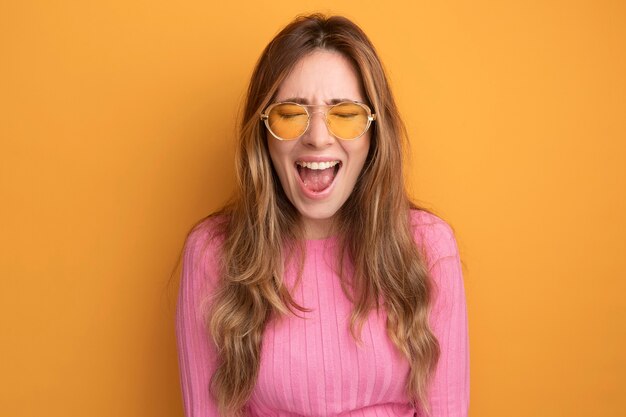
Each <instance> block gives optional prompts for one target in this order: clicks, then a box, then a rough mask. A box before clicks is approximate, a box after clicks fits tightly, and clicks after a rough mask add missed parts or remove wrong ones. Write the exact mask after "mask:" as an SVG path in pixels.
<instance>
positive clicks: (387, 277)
mask: <svg viewBox="0 0 626 417" xmlns="http://www.w3.org/2000/svg"><path fill="white" fill-rule="evenodd" d="M320 49H322V50H330V51H335V52H338V53H341V54H343V55H344V56H345V57H347V58H348V59H349V60H350V61H351V62H352V63H353V64H354V66H355V68H356V69H357V72H358V74H359V75H360V77H361V81H362V84H363V88H364V91H365V95H366V101H367V104H368V105H369V106H370V107H371V108H373V109H374V111H375V113H376V114H377V120H376V123H375V124H374V125H373V127H372V129H373V131H372V136H371V144H370V149H369V153H368V156H367V159H366V162H365V166H364V168H363V171H362V173H361V175H360V177H359V179H358V181H357V184H356V186H355V188H354V190H353V192H352V194H351V195H350V197H349V198H348V200H347V201H346V203H345V204H344V205H343V206H342V207H341V209H340V210H339V212H338V213H337V215H336V222H335V224H334V232H335V233H336V234H337V236H339V243H340V245H339V247H340V248H342V250H341V256H340V258H341V261H340V265H343V261H344V260H345V259H346V257H347V259H349V260H350V261H351V262H352V264H353V265H354V273H353V274H352V275H351V276H349V277H347V276H344V274H343V273H341V274H340V275H341V279H342V287H343V290H344V292H345V293H346V295H347V296H348V297H349V298H350V299H351V300H352V302H353V304H354V308H353V311H352V316H351V331H352V335H353V337H354V338H355V339H357V340H358V339H359V337H360V331H361V328H362V325H363V323H364V321H365V320H366V319H367V316H368V314H369V313H370V312H371V311H372V310H373V309H378V308H381V307H382V308H384V310H385V311H386V313H387V334H388V336H389V338H390V339H391V340H392V341H393V343H394V344H395V346H396V347H397V348H398V349H399V351H400V352H401V353H402V354H403V355H404V356H405V357H406V359H407V360H408V362H409V364H410V369H411V371H410V374H409V376H408V379H407V383H406V390H407V395H408V396H409V398H411V400H412V401H414V402H415V403H416V404H420V405H421V406H422V407H423V408H424V409H428V403H427V385H428V381H429V379H430V376H431V375H432V373H433V371H434V368H435V366H436V363H437V360H438V357H439V345H438V342H437V340H436V338H435V336H434V335H433V333H432V332H431V330H430V328H429V325H428V308H429V304H430V299H431V281H430V279H429V277H428V273H427V269H426V267H425V262H424V257H423V255H422V253H421V251H420V249H419V248H418V247H417V246H416V244H415V242H414V239H413V234H412V229H411V221H410V213H409V212H410V209H411V208H417V207H416V206H415V205H413V204H412V203H411V202H410V200H409V198H408V195H407V192H406V189H405V186H404V182H403V181H402V165H403V146H404V144H405V142H406V129H405V127H404V125H403V123H402V121H401V119H400V116H399V113H398V109H397V107H396V104H395V101H394V99H393V96H392V93H391V89H390V87H389V83H388V81H387V78H386V76H385V72H384V69H383V66H382V64H381V62H380V59H379V58H378V55H377V53H376V51H375V49H374V46H373V45H372V43H371V42H370V40H369V39H368V38H367V36H366V35H365V33H363V31H362V30H361V29H360V28H359V27H358V26H357V25H355V24H354V23H353V22H351V21H350V20H348V19H346V18H344V17H339V16H332V17H326V16H323V15H319V14H314V15H310V16H303V17H298V18H296V19H295V20H294V21H292V22H291V23H290V24H289V25H288V26H286V27H285V28H284V29H283V30H282V31H281V32H280V33H278V35H276V36H275V37H274V39H273V40H272V41H271V42H270V43H269V44H268V45H267V47H266V48H265V50H264V51H263V53H262V55H261V57H260V59H259V61H258V62H257V64H256V67H255V69H254V72H253V75H252V79H251V82H250V85H249V88H248V92H247V98H246V101H245V105H244V110H243V115H242V116H243V117H242V120H241V125H240V131H239V134H238V135H239V142H238V147H237V154H236V174H237V194H236V196H235V197H234V198H233V200H232V201H231V203H230V204H229V205H227V206H226V207H225V208H224V209H223V210H221V211H220V213H218V214H219V215H220V216H219V218H221V219H222V220H223V221H221V222H218V223H219V224H221V229H220V230H219V234H220V235H221V236H222V237H223V242H222V245H221V250H222V254H221V255H222V266H221V276H220V281H219V282H220V284H219V285H218V289H217V290H216V292H215V293H214V294H213V295H212V296H211V298H210V307H209V311H208V326H209V331H210V334H211V335H212V337H213V341H214V343H215V345H216V347H217V351H218V363H217V370H216V371H215V373H214V375H213V377H212V380H211V387H210V389H211V393H212V395H213V396H214V398H215V400H216V402H217V404H218V407H219V410H220V413H222V415H231V416H237V415H240V414H241V412H242V410H243V408H244V405H245V403H246V402H247V401H248V399H249V398H250V395H251V393H252V390H253V388H254V386H255V384H256V380H257V376H258V372H259V362H260V355H261V341H262V337H263V332H264V330H265V327H266V324H267V323H268V321H269V320H270V318H276V319H279V318H280V316H282V315H285V314H294V313H296V312H297V311H298V310H299V311H305V309H303V308H302V307H301V306H299V305H297V303H296V302H295V301H294V299H293V298H292V296H291V295H290V293H289V291H288V289H287V288H286V285H285V284H284V281H283V270H284V265H285V260H286V258H287V257H288V256H291V255H289V254H288V253H287V252H289V253H298V252H297V251H296V252H291V251H289V250H287V249H286V248H296V250H299V251H300V253H301V254H302V253H303V252H302V251H303V245H302V241H303V239H304V234H303V228H302V225H301V223H300V219H299V213H298V212H297V210H296V209H295V208H294V207H293V205H292V204H291V203H290V201H289V200H288V198H287V196H286V195H285V193H284V191H283V189H282V187H281V185H280V181H279V180H278V177H277V176H276V173H275V171H274V169H273V167H272V163H271V160H270V157H269V151H268V147H267V140H268V138H267V133H266V131H265V128H264V126H263V125H262V123H261V121H260V118H259V115H260V113H261V112H262V110H264V109H265V107H266V106H268V105H269V104H270V103H271V102H272V100H273V99H274V96H275V94H276V91H277V90H278V87H279V86H280V84H281V83H282V81H283V80H284V79H285V78H286V77H287V75H288V74H289V73H290V71H291V70H292V68H293V67H294V65H295V63H296V62H298V60H299V59H301V58H302V57H304V56H306V55H307V54H310V53H311V52H313V51H316V50H320ZM289 242H292V243H293V242H296V244H295V245H294V244H291V245H290V244H289ZM297 242H300V244H298V243H297ZM298 248H299V249H298ZM301 259H302V258H301ZM380 304H382V305H380Z"/></svg>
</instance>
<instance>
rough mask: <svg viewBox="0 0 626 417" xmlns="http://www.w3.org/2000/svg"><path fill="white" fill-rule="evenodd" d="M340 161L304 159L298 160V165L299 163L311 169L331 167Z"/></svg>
mask: <svg viewBox="0 0 626 417" xmlns="http://www.w3.org/2000/svg"><path fill="white" fill-rule="evenodd" d="M338 163H339V161H327V162H303V161H297V162H296V164H297V165H299V166H301V167H305V168H309V169H328V168H330V167H334V166H335V165H337V164H338Z"/></svg>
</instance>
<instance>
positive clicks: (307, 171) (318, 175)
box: [296, 161, 341, 193]
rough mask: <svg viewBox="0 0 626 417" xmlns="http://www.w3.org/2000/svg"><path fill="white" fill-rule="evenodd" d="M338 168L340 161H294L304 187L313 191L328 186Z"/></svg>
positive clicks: (320, 190) (319, 190) (322, 189)
mask: <svg viewBox="0 0 626 417" xmlns="http://www.w3.org/2000/svg"><path fill="white" fill-rule="evenodd" d="M340 168H341V161H325V162H304V161H296V169H297V170H298V174H299V175H300V179H301V180H302V183H303V184H304V188H306V189H307V190H309V191H311V192H314V193H319V192H322V191H324V190H325V189H327V188H328V187H330V186H331V184H332V183H333V181H334V180H335V177H336V176H337V172H339V169H340Z"/></svg>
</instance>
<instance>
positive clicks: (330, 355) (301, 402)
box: [176, 211, 469, 417]
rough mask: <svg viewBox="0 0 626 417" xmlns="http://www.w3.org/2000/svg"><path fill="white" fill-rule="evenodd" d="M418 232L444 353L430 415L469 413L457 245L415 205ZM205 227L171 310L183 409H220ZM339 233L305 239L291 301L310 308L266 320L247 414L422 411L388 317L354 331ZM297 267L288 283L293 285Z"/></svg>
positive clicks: (194, 240)
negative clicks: (340, 269)
mask: <svg viewBox="0 0 626 417" xmlns="http://www.w3.org/2000/svg"><path fill="white" fill-rule="evenodd" d="M411 218H412V222H413V226H414V237H415V240H416V242H417V243H418V245H422V246H423V248H424V249H425V251H426V254H427V259H426V261H427V264H428V268H429V270H430V273H431V276H432V278H433V280H434V282H435V284H436V287H437V290H436V293H435V301H434V304H433V307H432V309H431V312H430V324H431V328H432V330H433V331H434V333H435V336H436V337H437V339H438V340H439V344H440V348H441V355H440V358H439V362H438V365H437V370H436V372H435V375H434V377H433V380H432V382H431V387H430V392H429V399H430V407H431V416H432V417H461V416H463V417H465V416H467V409H468V404H469V360H468V359H469V357H468V337H467V315H466V308H465V296H464V290H463V278H462V274H461V264H460V261H459V253H458V249H457V245H456V242H455V239H454V235H453V233H452V230H451V229H450V227H449V226H448V225H447V224H446V223H444V222H443V221H442V220H441V219H439V218H438V217H435V216H434V215H431V214H429V213H426V212H423V211H413V212H412V213H411ZM208 233H209V231H208V230H207V228H203V227H200V228H196V229H195V230H194V231H193V232H192V233H191V235H190V236H189V238H188V239H187V242H186V245H185V252H184V260H183V273H182V278H181V279H182V281H181V287H180V293H179V299H178V308H177V321H176V327H177V338H178V354H179V364H180V375H181V385H182V392H183V401H184V406H185V414H186V416H187V417H209V416H218V413H217V410H216V405H215V403H214V402H213V400H212V398H211V396H210V395H209V390H208V387H209V381H210V378H211V375H212V373H213V372H214V370H215V347H214V346H213V344H212V342H211V341H210V338H209V335H208V333H207V330H206V328H205V325H204V321H203V318H202V314H201V309H200V303H201V301H202V300H203V299H204V298H205V297H206V295H207V293H208V292H209V291H210V290H211V288H212V287H213V286H214V285H215V282H216V277H217V275H216V271H217V259H216V258H217V257H216V245H217V244H216V243H209V244H208V245H207V235H208ZM334 246H335V239H333V238H329V239H324V240H311V241H307V242H306V259H305V266H304V271H303V277H302V282H301V284H300V285H299V286H298V287H296V288H295V290H294V291H293V295H294V298H295V300H296V302H298V303H299V304H300V305H302V306H304V307H307V308H310V309H311V311H310V312H308V313H300V314H301V315H302V316H303V317H304V318H298V317H295V316H289V317H285V318H282V319H278V320H273V321H271V322H270V323H269V324H268V326H267V328H266V330H265V332H264V335H263V343H262V352H261V366H260V371H259V378H258V381H257V384H256V387H255V388H254V391H253V393H252V397H251V399H250V401H249V403H248V407H247V414H248V415H249V416H281V417H282V416H334V415H344V416H352V415H354V416H360V417H369V416H372V417H383V416H407V417H408V416H411V417H412V416H413V415H414V414H415V415H418V416H421V415H422V412H421V411H419V410H415V409H414V407H413V406H412V405H411V404H410V403H409V400H408V398H407V396H406V393H405V383H406V377H407V375H408V370H409V366H408V362H407V361H406V360H405V359H404V358H403V357H402V355H401V354H400V353H399V352H398V351H397V349H396V348H395V346H394V345H393V343H392V342H391V341H390V340H389V338H388V337H387V334H386V330H385V315H384V313H381V314H378V313H376V312H375V311H374V312H372V313H371V314H370V316H369V318H368V319H367V321H366V322H365V325H364V326H363V331H362V334H361V339H362V342H361V343H360V344H359V343H357V342H355V341H354V339H353V338H352V336H351V334H350V329H349V317H350V311H351V308H352V305H351V303H350V302H349V301H348V300H347V299H346V297H345V295H344V293H343V291H342V290H341V285H340V283H339V278H338V276H337V274H336V273H335V271H334V270H333V268H332V267H331V266H332V265H334V262H333V261H334V258H333V257H334V255H335V251H334ZM294 279H295V268H289V267H287V269H286V272H285V281H286V283H287V285H291V284H293V282H294Z"/></svg>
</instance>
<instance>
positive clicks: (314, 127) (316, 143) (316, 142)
mask: <svg viewBox="0 0 626 417" xmlns="http://www.w3.org/2000/svg"><path fill="white" fill-rule="evenodd" d="M301 140H302V142H303V143H304V144H305V145H306V146H309V147H312V148H325V147H328V146H330V145H332V143H333V142H334V141H335V137H334V136H333V135H332V134H331V133H330V132H329V131H328V127H327V126H326V115H325V114H324V113H323V112H321V111H316V112H311V118H310V120H309V128H308V129H307V131H306V133H305V134H304V136H302V138H301Z"/></svg>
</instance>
